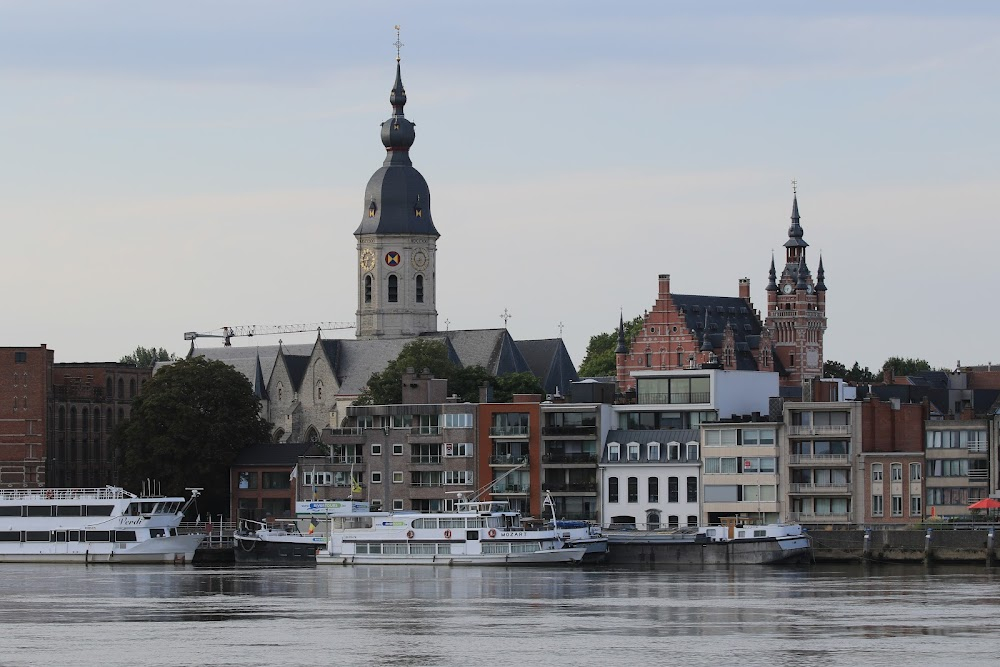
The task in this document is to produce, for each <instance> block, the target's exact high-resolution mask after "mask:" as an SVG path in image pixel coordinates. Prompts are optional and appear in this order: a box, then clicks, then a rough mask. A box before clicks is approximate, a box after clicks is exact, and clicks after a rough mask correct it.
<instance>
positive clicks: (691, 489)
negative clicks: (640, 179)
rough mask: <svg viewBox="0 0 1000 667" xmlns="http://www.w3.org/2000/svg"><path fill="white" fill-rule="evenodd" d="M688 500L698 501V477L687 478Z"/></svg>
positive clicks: (690, 501)
mask: <svg viewBox="0 0 1000 667" xmlns="http://www.w3.org/2000/svg"><path fill="white" fill-rule="evenodd" d="M687 501H688V502H689V503H696V502H698V478H697V477H693V476H692V477H688V478H687Z"/></svg>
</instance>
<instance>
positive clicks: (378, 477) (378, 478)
mask: <svg viewBox="0 0 1000 667" xmlns="http://www.w3.org/2000/svg"><path fill="white" fill-rule="evenodd" d="M381 483H382V473H380V472H373V473H372V484H381Z"/></svg>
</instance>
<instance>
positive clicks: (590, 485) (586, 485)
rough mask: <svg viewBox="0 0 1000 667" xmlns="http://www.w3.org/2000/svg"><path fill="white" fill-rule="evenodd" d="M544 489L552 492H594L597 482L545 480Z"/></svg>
mask: <svg viewBox="0 0 1000 667" xmlns="http://www.w3.org/2000/svg"><path fill="white" fill-rule="evenodd" d="M545 490H546V491H552V492H553V493H566V492H579V493H596V492H597V482H546V483H545Z"/></svg>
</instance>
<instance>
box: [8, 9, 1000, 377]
mask: <svg viewBox="0 0 1000 667" xmlns="http://www.w3.org/2000/svg"><path fill="white" fill-rule="evenodd" d="M399 5H400V6H399V7H391V6H389V5H386V4H385V3H339V2H331V1H329V0H322V1H320V0H316V1H311V0H299V1H296V2H278V1H276V0H271V1H266V2H265V1H262V0H216V1H206V0H201V1H199V2H187V1H184V0H173V1H172V2H169V3H168V2H158V3H136V2H134V1H131V0H89V1H72V2H71V1H63V2H57V1H54V0H32V1H31V2H23V1H12V0H0V99H2V100H3V103H2V104H0V225H2V230H3V231H2V236H0V238H2V246H0V258H2V267H3V269H4V274H5V278H6V284H7V286H8V289H7V290H6V292H5V307H4V309H3V311H4V315H3V326H2V327H0V346H37V345H41V344H45V345H47V346H48V347H49V348H50V349H54V350H55V358H56V361H57V362H74V361H76V362H78V361H117V360H118V359H119V358H120V357H121V356H123V355H125V354H128V353H129V352H130V351H132V350H133V349H135V347H136V346H138V345H142V346H145V347H150V346H153V347H164V348H166V349H167V350H169V351H171V352H174V353H177V354H179V355H183V354H185V353H186V352H187V350H188V343H186V342H185V341H184V340H183V334H184V332H186V331H199V332H211V331H213V330H217V329H218V328H220V327H222V326H240V325H250V324H258V325H283V324H294V323H313V322H324V321H337V322H344V321H346V322H353V321H354V320H355V311H356V309H357V291H356V281H357V271H356V266H357V250H356V245H355V238H354V236H353V232H354V230H355V229H356V228H357V226H358V224H359V223H360V221H361V217H362V215H363V213H364V206H365V202H364V201H363V196H364V189H365V184H366V183H367V181H368V178H369V177H370V176H371V174H372V173H373V172H374V171H375V170H376V169H378V167H379V166H381V163H382V159H383V158H384V155H385V153H384V148H383V147H382V145H381V142H380V140H379V123H380V122H381V121H383V120H384V119H386V118H387V117H389V115H390V113H391V108H390V106H389V102H388V96H389V90H390V89H391V87H392V82H393V78H394V74H395V71H394V67H395V57H396V50H395V47H394V46H393V42H395V41H396V33H395V31H394V30H393V26H394V25H395V24H399V25H400V26H401V41H402V43H403V44H404V46H403V47H402V73H403V82H404V84H405V87H406V92H407V105H406V115H407V117H408V118H410V119H411V120H413V121H414V122H415V123H416V132H417V138H416V142H415V144H414V146H413V148H412V150H411V157H412V159H413V163H414V166H415V167H416V168H417V169H418V170H419V171H420V172H421V173H422V174H423V175H424V177H425V178H426V179H427V181H428V184H429V186H430V189H431V197H432V211H433V216H434V223H435V226H436V227H437V229H438V231H439V232H440V234H441V238H440V239H439V241H438V257H437V259H438V272H437V281H438V291H437V304H438V313H439V316H438V326H439V328H440V329H444V328H446V327H447V328H451V329H469V328H490V327H499V326H503V319H502V317H501V314H502V313H503V312H504V311H505V310H506V311H507V312H509V313H510V315H511V317H510V319H509V321H508V324H507V326H508V328H509V330H510V333H511V335H512V336H513V337H514V338H515V339H535V338H553V337H556V336H559V335H560V331H561V332H562V336H563V338H564V341H565V343H566V346H567V348H568V350H569V352H570V355H571V356H572V357H573V359H574V361H575V363H576V364H577V365H579V363H580V362H581V361H582V360H583V357H584V351H585V349H586V346H587V342H588V340H589V338H590V336H592V335H594V334H597V333H600V332H604V331H611V330H613V329H614V328H615V327H616V326H617V322H618V318H619V313H624V316H625V318H626V319H628V318H630V317H634V316H636V315H640V314H642V313H643V312H644V311H645V310H647V309H650V308H651V307H652V305H653V302H654V301H655V298H656V291H657V276H658V275H659V274H664V273H666V274H670V275H671V288H672V291H674V292H675V293H682V294H708V295H719V296H737V294H738V281H739V279H740V278H743V277H748V278H749V279H750V281H751V296H752V300H753V302H754V304H755V306H756V307H757V308H758V309H759V310H760V309H766V292H765V291H764V288H765V286H766V285H767V271H768V268H769V265H770V261H771V256H772V253H773V254H774V255H775V257H777V258H778V262H779V264H780V261H781V258H782V257H783V247H782V244H783V243H784V242H785V241H786V240H787V230H788V225H789V216H790V213H791V202H792V186H791V181H792V180H793V179H795V180H796V181H797V183H798V186H797V187H798V199H799V210H800V213H801V216H802V218H801V222H802V227H803V229H804V232H805V236H804V238H805V240H806V241H807V242H808V243H809V244H810V247H809V250H808V253H809V254H808V261H809V266H810V268H811V269H812V271H813V274H814V275H815V271H816V266H817V264H818V258H819V256H820V253H822V257H823V263H824V268H825V269H826V284H827V286H828V288H829V291H828V292H827V316H828V329H827V332H826V337H825V357H826V359H828V360H830V359H832V360H837V361H840V362H842V363H845V364H847V365H851V364H852V363H853V362H854V361H858V362H860V364H861V365H862V366H870V367H871V368H872V369H876V368H878V367H881V364H882V362H883V361H884V360H885V359H886V358H888V357H889V356H903V357H919V358H923V359H926V360H927V361H929V362H930V363H931V364H932V366H934V367H947V368H954V366H955V365H956V363H958V362H959V361H960V362H961V363H962V364H974V363H988V362H992V361H997V362H1000V351H998V350H996V349H995V348H994V347H993V340H994V339H993V332H994V331H995V330H997V328H998V327H1000V309H998V308H994V307H993V306H992V305H991V304H992V303H993V301H992V298H991V297H989V295H990V294H992V293H994V292H993V282H994V280H995V279H996V277H997V268H996V263H995V261H994V257H995V255H996V251H995V248H996V246H997V245H998V242H1000V224H998V222H1000V221H998V215H997V212H996V211H997V201H996V193H997V184H998V182H1000V164H998V157H997V156H998V155H1000V133H998V126H997V118H1000V87H998V86H997V85H996V63H997V62H1000V5H997V4H996V3H994V2H961V1H955V2H948V3H941V2H918V1H912V0H909V1H900V2H808V3H804V2H754V3H748V2H722V1H720V2H712V3H692V2H667V1H662V0H660V1H655V2H629V1H623V2H616V3H607V2H581V1H575V2H558V1H553V2H543V3H540V2H535V1H529V2H521V1H516V0H508V2H503V3H470V2H467V1H464V0H460V1H453V2H452V1H444V0H442V1H437V2H422V1H410V2H406V3H399ZM10 288H13V289H10ZM353 334H354V332H353V329H350V330H342V331H335V332H331V333H330V335H331V336H335V337H349V336H353ZM279 338H280V339H282V340H284V341H285V342H286V343H290V342H309V341H311V340H313V339H314V338H315V333H314V332H313V333H307V334H300V335H298V336H295V335H289V334H284V335H281V336H268V337H254V338H253V339H247V338H238V339H234V344H243V345H245V344H264V343H267V344H274V343H277V341H278V339H279ZM218 344H220V343H219V342H218V341H217V340H213V339H207V338H205V339H199V341H198V345H199V347H208V346H213V345H218Z"/></svg>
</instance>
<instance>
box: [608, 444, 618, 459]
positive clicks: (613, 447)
mask: <svg viewBox="0 0 1000 667" xmlns="http://www.w3.org/2000/svg"><path fill="white" fill-rule="evenodd" d="M620 448H621V445H619V444H618V443H614V444H610V445H608V461H620V460H621V453H620Z"/></svg>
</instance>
